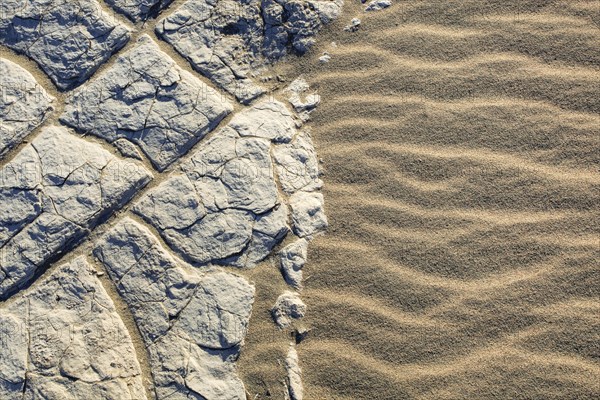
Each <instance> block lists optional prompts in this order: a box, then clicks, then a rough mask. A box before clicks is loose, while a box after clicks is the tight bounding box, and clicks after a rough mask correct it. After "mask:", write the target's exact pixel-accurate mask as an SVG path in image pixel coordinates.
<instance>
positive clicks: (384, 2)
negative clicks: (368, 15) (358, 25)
mask: <svg viewBox="0 0 600 400" xmlns="http://www.w3.org/2000/svg"><path fill="white" fill-rule="evenodd" d="M391 5H392V2H391V0H373V1H371V2H370V3H369V4H368V5H367V6H366V7H365V11H379V10H383V9H384V8H388V7H389V6H391Z"/></svg>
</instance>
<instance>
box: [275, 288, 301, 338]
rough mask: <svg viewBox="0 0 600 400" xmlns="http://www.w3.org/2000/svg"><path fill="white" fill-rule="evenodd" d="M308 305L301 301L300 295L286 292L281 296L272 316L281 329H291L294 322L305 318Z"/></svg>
mask: <svg viewBox="0 0 600 400" xmlns="http://www.w3.org/2000/svg"><path fill="white" fill-rule="evenodd" d="M305 314H306V304H304V302H303V301H302V300H301V299H300V296H298V293H295V292H291V291H289V290H286V291H285V292H283V294H281V295H280V296H279V297H278V298H277V301H276V302H275V305H274V306H273V308H272V309H271V315H272V316H273V319H274V320H275V323H276V324H277V326H279V327H280V328H282V329H283V328H287V327H289V326H290V325H291V324H292V323H293V321H294V320H298V319H301V318H303V317H304V315H305Z"/></svg>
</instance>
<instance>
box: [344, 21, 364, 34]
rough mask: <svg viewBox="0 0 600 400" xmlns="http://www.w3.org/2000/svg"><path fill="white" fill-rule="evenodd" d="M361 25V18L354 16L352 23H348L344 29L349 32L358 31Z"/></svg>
mask: <svg viewBox="0 0 600 400" xmlns="http://www.w3.org/2000/svg"><path fill="white" fill-rule="evenodd" d="M359 27H360V18H352V21H350V25H346V27H345V28H344V30H345V31H347V32H356V31H357V30H358V28H359Z"/></svg>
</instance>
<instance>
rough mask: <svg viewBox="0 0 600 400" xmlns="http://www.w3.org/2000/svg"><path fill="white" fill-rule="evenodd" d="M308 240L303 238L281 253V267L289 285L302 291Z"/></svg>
mask: <svg viewBox="0 0 600 400" xmlns="http://www.w3.org/2000/svg"><path fill="white" fill-rule="evenodd" d="M307 250H308V240H306V239H304V238H301V239H298V240H297V241H295V242H294V243H292V244H289V245H287V246H286V247H284V248H283V249H282V250H281V251H280V252H279V266H280V268H281V273H282V274H283V277H284V279H285V281H286V282H287V284H288V285H290V286H292V287H294V288H295V289H297V290H300V289H302V268H304V264H306V257H307Z"/></svg>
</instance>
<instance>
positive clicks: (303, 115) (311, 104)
mask: <svg viewBox="0 0 600 400" xmlns="http://www.w3.org/2000/svg"><path fill="white" fill-rule="evenodd" d="M309 89H310V87H309V86H308V83H307V82H306V81H305V80H304V78H302V77H300V78H297V79H296V80H294V81H293V82H292V83H291V84H290V86H288V87H287V88H286V89H285V90H284V91H283V92H284V93H290V97H289V102H290V104H291V105H292V106H293V107H294V110H295V111H296V112H297V113H298V116H299V117H300V119H302V121H308V119H309V116H310V113H311V112H312V111H313V110H314V109H315V108H317V106H318V105H319V103H320V102H321V96H319V95H318V94H317V93H310V94H307V93H306V92H308V90H309ZM303 97H304V99H302V98H303Z"/></svg>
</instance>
